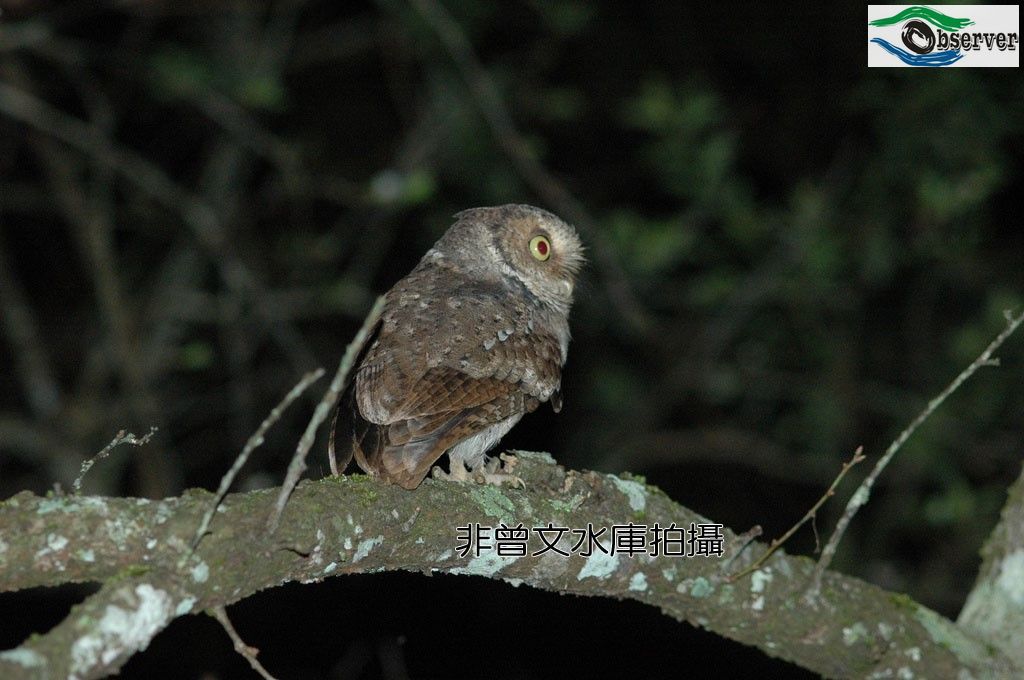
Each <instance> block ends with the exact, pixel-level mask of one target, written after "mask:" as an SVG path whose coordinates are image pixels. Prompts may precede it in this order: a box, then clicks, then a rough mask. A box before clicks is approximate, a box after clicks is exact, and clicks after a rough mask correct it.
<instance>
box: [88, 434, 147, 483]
mask: <svg viewBox="0 0 1024 680" xmlns="http://www.w3.org/2000/svg"><path fill="white" fill-rule="evenodd" d="M156 431H157V428H155V427H151V428H149V434H146V435H143V436H141V437H136V436H135V435H134V434H132V433H131V432H125V431H124V430H121V431H120V432H118V433H117V436H115V437H114V438H113V439H111V440H110V443H109V444H107V445H106V446H104V447H103V449H102V450H100V452H99V453H97V454H96V455H95V456H93V457H92V458H90V459H89V460H87V461H85V462H83V463H82V469H81V470H80V471H79V473H78V476H77V477H75V481H74V482H73V483H72V485H71V488H72V493H76V494H77V493H79V492H81V490H82V480H83V479H84V478H85V473H87V472H88V471H89V470H90V469H91V468H92V466H93V465H95V464H96V462H97V461H99V460H102V459H104V458H106V457H107V456H109V455H110V452H111V451H113V450H114V449H115V448H117V447H118V446H120V445H121V444H131V445H132V446H143V445H144V444H148V443H149V440H150V439H152V438H153V435H155V434H156Z"/></svg>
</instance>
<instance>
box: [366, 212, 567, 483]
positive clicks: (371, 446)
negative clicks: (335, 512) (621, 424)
mask: <svg viewBox="0 0 1024 680" xmlns="http://www.w3.org/2000/svg"><path fill="white" fill-rule="evenodd" d="M456 218H457V221H456V223H455V224H454V225H453V226H452V227H451V228H450V229H449V230H448V231H447V232H446V233H445V234H444V236H442V237H441V239H440V240H438V242H437V243H436V244H435V245H434V247H433V248H431V249H430V251H428V252H427V254H426V255H425V256H424V257H423V259H422V260H421V261H420V263H419V264H418V265H417V266H416V268H415V269H413V271H412V272H410V273H409V275H407V276H406V277H405V278H403V279H402V280H400V281H399V282H398V283H396V284H395V286H394V287H393V288H392V289H391V290H390V291H389V292H388V293H387V296H386V302H385V306H384V311H383V313H382V315H381V321H380V324H379V327H378V329H377V331H376V337H375V338H374V340H373V342H372V343H371V345H370V347H369V349H368V350H367V351H366V353H365V355H364V357H363V358H362V361H361V363H360V364H359V367H358V368H357V370H356V374H355V379H354V381H353V385H352V388H351V390H350V394H349V400H350V402H351V406H352V420H353V454H354V456H355V458H356V461H357V463H358V464H359V466H360V467H361V468H362V469H363V470H364V471H366V472H367V473H369V474H372V475H379V476H381V477H383V478H385V479H387V480H389V481H392V482H395V483H397V484H400V485H402V486H404V487H406V488H415V487H416V486H418V485H419V483H420V482H421V481H422V479H423V477H425V476H426V474H427V473H428V472H429V471H430V467H431V466H432V465H433V464H434V462H435V461H437V459H438V458H440V457H441V456H442V455H443V454H444V453H445V452H446V451H451V450H452V449H453V448H455V451H452V456H455V455H456V453H455V452H456V451H457V452H458V453H459V456H460V458H461V459H462V461H463V462H465V463H466V464H467V465H468V466H469V467H470V469H473V468H474V467H476V466H477V465H479V464H481V462H482V460H483V459H484V454H485V450H486V448H485V447H489V446H491V445H493V444H494V443H496V440H497V438H500V436H501V435H502V434H504V432H505V431H506V430H507V429H508V428H510V427H511V426H512V425H514V424H515V422H516V421H518V419H519V417H521V416H522V415H523V414H524V413H529V412H531V411H533V410H535V409H536V408H537V406H538V405H539V404H540V403H542V402H546V401H551V402H552V405H553V407H554V408H555V410H556V411H557V410H558V409H559V408H560V406H561V394H560V391H559V387H560V384H561V371H562V366H563V365H564V363H565V359H566V353H567V351H568V343H569V326H568V312H569V308H570V306H571V304H572V290H573V284H574V280H575V275H576V273H577V271H578V269H579V267H580V266H581V265H582V263H583V256H582V247H581V245H580V243H579V239H578V237H577V236H576V233H575V231H574V230H573V229H572V227H570V226H569V225H567V224H565V223H564V222H562V221H561V220H559V219H558V218H557V217H555V216H554V215H552V214H551V213H548V212H546V211H543V210H540V209H539V208H533V207H530V206H520V205H509V206H500V207H494V208H475V209H472V210H467V211H463V212H461V213H459V214H458V215H456ZM538 234H539V235H542V236H544V237H546V238H547V239H549V241H550V248H551V256H550V258H549V259H548V260H546V261H538V260H537V259H536V258H534V257H533V256H532V255H531V253H530V245H529V244H530V240H531V239H532V238H533V237H535V236H536V235H538ZM474 437H475V438H474ZM492 439H493V440H494V441H491V440H492ZM460 444H462V446H459V445H460ZM477 449H481V450H477Z"/></svg>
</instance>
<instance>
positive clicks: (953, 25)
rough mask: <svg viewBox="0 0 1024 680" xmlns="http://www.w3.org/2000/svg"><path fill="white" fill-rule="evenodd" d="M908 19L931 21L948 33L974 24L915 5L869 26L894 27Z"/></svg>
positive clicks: (968, 20)
mask: <svg viewBox="0 0 1024 680" xmlns="http://www.w3.org/2000/svg"><path fill="white" fill-rule="evenodd" d="M907 19H924V20H925V21H930V22H931V23H933V24H935V25H936V26H938V27H939V28H942V29H945V30H947V31H959V30H960V29H961V28H964V27H965V26H970V25H972V24H973V23H974V22H973V21H971V20H970V19H957V18H955V17H951V16H948V15H946V14H943V13H942V12H936V11H935V10H933V9H931V8H929V7H919V6H916V5H915V6H914V7H908V8H906V9H905V10H903V11H902V12H900V13H899V14H894V15H893V16H891V17H886V18H885V19H875V20H874V21H871V22H869V24H870V25H871V26H892V25H893V24H898V23H900V22H901V21H906V20H907Z"/></svg>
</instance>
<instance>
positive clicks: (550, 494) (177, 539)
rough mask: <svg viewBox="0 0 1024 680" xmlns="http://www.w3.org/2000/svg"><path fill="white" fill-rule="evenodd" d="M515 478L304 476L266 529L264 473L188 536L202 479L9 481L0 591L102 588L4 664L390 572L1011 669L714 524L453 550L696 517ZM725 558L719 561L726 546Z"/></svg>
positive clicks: (845, 653) (930, 615) (84, 654)
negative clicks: (131, 489) (708, 543)
mask: <svg viewBox="0 0 1024 680" xmlns="http://www.w3.org/2000/svg"><path fill="white" fill-rule="evenodd" d="M518 455H519V461H520V462H519V466H518V467H517V468H516V472H517V474H519V476H520V477H522V478H523V479H524V480H525V481H526V484H527V488H526V489H525V490H520V489H503V488H502V489H499V488H496V487H492V486H476V485H464V484H456V483H450V482H438V481H434V480H430V479H428V480H425V481H424V483H423V484H422V485H421V486H420V488H419V489H417V490H416V491H406V490H404V489H401V488H399V487H397V486H388V485H385V484H382V483H380V482H378V481H375V480H373V479H370V478H367V477H364V476H361V475H357V476H348V477H338V478H328V479H323V480H319V481H307V482H303V483H302V484H300V485H299V486H298V488H297V489H296V490H295V493H294V494H293V497H292V499H291V500H290V502H289V503H288V506H287V507H286V509H285V512H284V514H283V516H282V517H281V524H280V527H279V528H278V530H277V532H276V533H274V534H273V535H270V534H268V533H267V532H266V530H265V524H266V520H267V517H268V516H269V515H270V513H271V512H272V511H273V508H274V505H275V500H276V498H277V494H278V491H279V490H278V489H266V490H260V491H252V492H249V493H241V494H232V495H229V496H228V497H227V498H225V500H224V502H223V504H222V505H221V506H220V509H219V510H218V512H217V513H216V516H215V517H214V519H213V521H212V522H211V524H210V533H209V534H208V535H207V536H206V538H205V539H204V540H203V542H202V543H201V544H200V545H199V547H198V549H197V550H196V551H195V552H194V553H191V552H190V544H191V541H192V538H193V536H194V535H195V531H196V527H197V526H198V525H199V522H200V521H201V519H202V517H203V514H204V512H205V510H206V509H207V508H208V507H209V504H210V501H211V498H212V495H211V494H210V493H208V492H206V491H197V490H191V491H188V492H186V493H184V494H182V495H181V496H179V497H175V498H169V499H165V500H162V501H148V500H144V499H138V498H101V497H82V496H54V497H39V496H35V495H33V494H31V493H28V492H25V493H21V494H18V495H16V496H14V497H12V498H10V499H8V500H6V501H4V502H3V503H2V504H0V536H2V537H3V540H0V590H2V591H12V590H20V589H23V588H30V587H34V586H50V585H57V584H62V583H70V582H86V581H89V582H100V583H102V584H103V586H102V588H101V589H100V590H99V591H98V592H97V593H95V594H94V595H92V596H90V597H89V598H87V599H86V600H85V602H83V603H82V604H80V605H77V606H76V607H75V608H74V609H73V610H72V611H71V613H70V614H69V616H68V617H67V619H66V620H65V621H64V622H63V623H61V624H60V625H58V626H57V627H56V628H54V629H53V630H51V631H49V632H46V633H43V634H42V635H34V636H32V637H31V638H29V639H28V640H26V641H25V642H24V643H23V644H22V645H21V646H20V647H18V648H16V649H13V650H9V651H7V652H2V653H0V676H2V677H5V678H8V677H9V678H42V677H70V676H74V677H79V678H90V677H101V676H104V675H108V674H110V673H114V672H116V671H117V670H118V669H119V668H120V667H121V665H122V664H123V663H124V662H125V661H126V660H127V659H128V658H130V656H131V655H132V654H134V653H137V652H139V651H142V650H144V649H145V648H146V646H147V645H148V643H149V641H150V640H151V639H152V637H153V636H155V635H156V634H157V633H159V632H160V630H162V629H163V628H164V627H166V626H167V625H168V624H169V623H170V622H171V621H172V620H174V619H175V618H177V617H179V616H184V615H186V614H189V613H197V612H201V611H212V610H215V608H217V607H223V606H225V605H229V604H231V603H233V602H237V601H239V600H242V599H245V598H247V597H249V596H250V595H252V594H253V593H255V592H257V591H259V590H262V589H265V588H272V587H276V586H278V585H281V584H282V583H286V582H289V581H299V582H302V583H313V582H317V581H321V580H323V579H326V578H334V577H339V576H343V575H345V574H351V573H365V572H376V571H391V570H399V569H402V570H408V571H420V572H423V573H432V572H438V571H440V572H446V573H450V574H464V575H478V576H484V577H487V578H494V579H500V580H504V581H506V582H508V583H511V584H512V585H516V586H518V585H520V584H525V585H529V586H532V587H536V588H542V589H546V590H553V591H557V592H562V593H574V594H579V595H593V596H598V597H614V598H630V599H634V600H638V601H641V602H644V603H646V604H649V605H651V606H654V607H658V608H659V609H660V610H661V611H662V612H664V613H665V614H666V615H668V616H671V617H673V618H675V619H677V620H679V621H687V622H689V623H691V624H693V625H697V626H701V627H704V628H706V629H708V630H710V631H713V632H715V633H718V634H720V635H723V636H725V637H728V638H731V639H734V640H738V641H740V642H743V643H745V644H749V645H754V646H756V647H758V648H760V649H761V650H763V651H764V652H765V653H766V654H769V655H772V656H777V657H781V658H784V659H788V660H790V661H792V662H794V663H796V664H798V665H800V666H803V667H805V668H808V669H810V670H812V671H816V672H818V673H821V674H822V675H826V676H832V677H864V676H868V675H871V674H872V673H878V674H880V675H879V677H898V675H897V674H898V673H899V672H901V671H900V669H903V668H906V669H907V670H909V671H911V672H913V673H914V675H915V676H917V677H922V676H927V677H957V676H958V674H959V673H960V672H961V671H963V670H966V671H968V672H969V673H971V674H972V675H973V676H974V677H994V676H1000V675H1006V676H1011V675H1013V674H1014V673H1016V672H1017V671H1018V670H1019V669H1017V668H1015V667H1014V666H1013V665H1012V662H1011V661H1010V660H1009V659H1007V658H1006V657H1005V656H1003V655H1002V654H1001V653H1000V652H998V651H995V650H994V649H993V648H992V647H991V646H989V645H987V644H985V642H984V640H983V639H981V638H978V637H974V636H972V635H971V634H970V633H968V632H966V631H965V630H963V629H961V628H960V627H958V626H957V625H956V624H954V623H953V622H951V621H948V620H946V619H944V618H942V617H940V616H939V615H937V614H935V613H934V612H932V611H930V610H928V609H926V608H924V607H923V606H921V605H919V604H917V603H915V602H913V601H912V600H911V599H910V598H908V597H905V596H902V595H896V594H893V593H888V592H886V591H884V590H882V589H880V588H877V587H875V586H872V585H870V584H868V583H865V582H863V581H860V580H858V579H855V578H851V577H848V576H844V575H841V574H838V573H835V572H827V573H826V574H825V578H824V580H823V590H822V596H823V597H822V600H821V601H820V604H818V605H817V606H811V605H807V604H805V603H804V601H803V599H802V598H801V594H802V593H803V591H804V590H805V589H806V587H807V583H808V579H809V578H810V576H811V573H812V571H813V568H814V562H813V561H811V560H809V559H807V558H803V557H792V556H788V555H786V554H784V553H782V552H779V553H777V554H776V555H774V556H772V558H771V559H770V560H769V561H768V562H767V563H766V564H765V565H764V566H762V567H761V568H760V569H758V570H757V571H755V572H754V574H753V575H752V578H751V579H749V580H745V581H743V582H742V583H739V584H729V583H727V580H726V579H727V576H728V573H729V572H730V570H734V569H736V568H737V567H742V566H743V564H744V563H747V562H748V561H749V560H751V559H752V555H751V553H753V554H754V555H756V554H759V553H760V552H761V551H763V550H764V549H766V547H765V546H764V545H757V544H754V545H753V547H748V548H747V549H746V550H744V551H743V552H742V554H740V555H739V557H736V556H735V555H734V554H733V553H734V552H735V551H736V550H743V548H742V546H743V545H745V544H746V539H744V538H742V537H737V536H736V535H735V534H734V533H732V532H731V531H729V530H728V529H726V530H725V532H724V536H725V541H724V547H725V555H724V558H714V557H700V558H686V557H679V556H658V557H652V556H650V555H640V556H636V557H626V556H624V555H605V554H604V553H601V552H595V553H594V555H593V556H591V557H589V558H584V557H582V556H580V555H579V554H577V553H572V554H571V555H570V556H568V557H565V556H563V555H560V554H558V553H555V552H553V551H549V552H547V553H545V554H543V555H538V556H533V555H531V554H530V553H532V552H534V551H535V550H536V548H537V547H539V546H535V545H534V543H533V542H534V536H532V535H531V537H530V543H531V546H530V552H528V554H527V555H526V556H522V557H516V556H498V555H497V554H495V553H493V552H491V553H484V554H482V555H480V556H478V557H474V556H473V553H472V552H470V553H469V554H468V555H466V556H465V557H462V556H460V555H459V552H458V551H457V550H456V545H457V529H456V527H458V526H468V525H472V524H474V523H475V524H480V525H484V526H495V527H496V526H498V525H499V524H500V523H505V524H506V525H508V526H515V525H517V524H519V523H522V524H523V525H524V526H525V527H535V526H546V525H547V524H548V523H549V522H550V523H552V524H553V525H555V526H565V527H573V528H578V527H586V526H587V523H588V522H589V523H593V524H594V525H595V526H608V527H611V526H613V525H617V524H618V525H623V524H628V523H629V522H635V523H637V524H644V525H648V526H653V525H654V524H655V523H658V524H660V525H661V526H669V525H671V524H672V523H673V522H674V523H675V524H676V526H688V525H689V524H690V523H691V522H696V523H702V522H703V523H706V522H708V520H706V519H704V518H702V517H700V516H699V515H697V514H696V513H694V512H692V511H690V510H688V509H686V508H684V507H682V506H680V505H678V504H676V503H674V502H672V501H671V500H670V499H669V498H667V497H666V496H665V495H664V494H663V493H662V492H661V491H659V490H658V489H656V488H654V487H651V486H648V485H645V484H643V483H642V481H641V480H638V479H633V478H630V477H629V476H622V477H617V476H614V475H607V474H598V473H595V472H576V471H568V472H567V471H565V470H564V469H563V468H562V467H560V466H558V465H556V464H554V462H553V461H551V459H550V457H549V456H547V455H546V454H531V453H520V454H518ZM731 558H735V559H731Z"/></svg>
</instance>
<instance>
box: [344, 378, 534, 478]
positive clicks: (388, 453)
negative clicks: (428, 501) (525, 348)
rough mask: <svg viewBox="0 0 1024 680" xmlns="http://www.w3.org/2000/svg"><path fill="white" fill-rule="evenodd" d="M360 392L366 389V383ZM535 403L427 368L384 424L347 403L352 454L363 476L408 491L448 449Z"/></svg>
mask: <svg viewBox="0 0 1024 680" xmlns="http://www.w3.org/2000/svg"><path fill="white" fill-rule="evenodd" d="M370 380H371V381H372V375H371V376H370ZM361 389H372V382H371V384H367V383H364V384H363V385H361ZM538 403H539V402H538V401H537V399H536V398H534V397H531V396H530V395H528V394H526V393H524V392H523V391H522V390H521V389H520V386H519V385H517V384H516V383H510V382H508V381H505V380H499V379H495V378H474V377H473V376H470V375H468V374H466V373H463V372H461V371H459V370H457V369H453V368H450V367H437V368H432V369H430V370H428V371H427V372H426V373H424V374H423V376H421V377H420V379H419V380H417V381H416V382H415V383H414V385H413V387H412V389H410V390H409V392H408V397H407V398H406V399H405V401H404V402H403V403H402V404H401V405H400V406H399V407H398V408H396V409H395V410H394V411H393V412H392V413H391V414H390V416H391V417H390V418H389V420H390V422H388V423H384V424H377V423H372V422H370V421H369V420H367V419H366V418H364V417H363V416H362V414H361V413H359V405H358V402H356V403H354V404H353V406H354V407H355V408H354V409H353V410H354V413H353V418H354V420H355V423H356V428H355V438H354V447H353V453H354V455H355V458H356V462H357V463H359V466H360V467H361V468H362V469H363V470H365V471H366V472H368V473H370V474H376V475H379V476H381V477H384V478H385V479H387V480H389V481H392V482H395V483H397V484H400V485H401V486H403V487H405V488H409V489H413V488H416V487H417V486H418V485H419V483H420V482H421V481H422V480H423V478H424V477H425V476H426V475H427V473H428V472H429V471H430V467H431V466H432V465H433V464H434V462H435V461H436V460H437V459H438V458H440V457H441V455H442V454H444V452H445V451H447V450H448V449H450V448H451V447H452V446H454V445H455V444H457V443H459V442H460V441H462V440H464V439H466V438H468V437H471V436H473V435H474V434H477V433H478V432H481V431H482V430H484V429H486V428H488V427H490V426H492V425H494V424H496V423H499V422H501V421H502V420H505V419H506V418H508V417H510V416H514V415H517V414H522V413H525V412H528V411H533V410H534V409H536V408H537V405H538Z"/></svg>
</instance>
